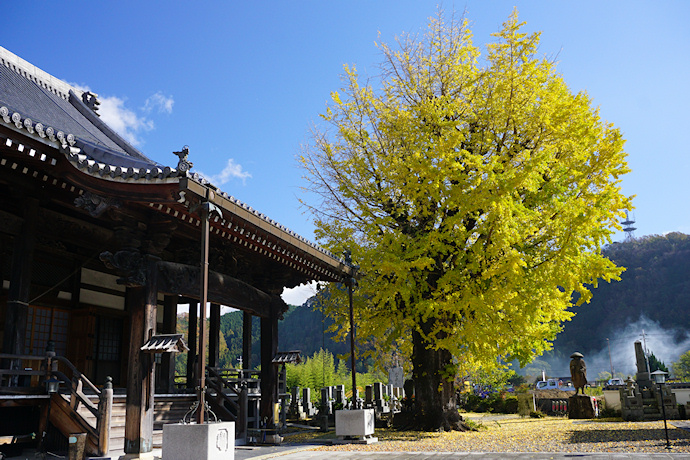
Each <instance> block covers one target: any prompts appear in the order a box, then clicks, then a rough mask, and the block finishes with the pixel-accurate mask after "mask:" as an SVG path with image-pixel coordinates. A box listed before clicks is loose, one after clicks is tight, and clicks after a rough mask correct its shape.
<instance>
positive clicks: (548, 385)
mask: <svg viewBox="0 0 690 460" xmlns="http://www.w3.org/2000/svg"><path fill="white" fill-rule="evenodd" d="M536 389H537V390H562V391H575V387H573V386H572V385H568V384H565V383H563V382H562V381H560V380H558V379H546V380H542V381H540V382H537V385H536Z"/></svg>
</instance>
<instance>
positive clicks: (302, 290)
mask: <svg viewBox="0 0 690 460" xmlns="http://www.w3.org/2000/svg"><path fill="white" fill-rule="evenodd" d="M317 284H318V282H316V281H312V282H311V283H307V284H300V285H299V286H297V287H294V288H289V289H288V288H285V289H283V293H282V294H281V297H282V298H283V301H285V303H286V304H288V305H303V304H304V302H306V301H307V299H309V298H310V297H313V296H315V295H316V286H317Z"/></svg>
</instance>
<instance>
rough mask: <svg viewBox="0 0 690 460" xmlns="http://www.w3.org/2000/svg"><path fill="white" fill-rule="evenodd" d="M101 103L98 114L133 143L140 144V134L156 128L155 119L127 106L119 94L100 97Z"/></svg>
mask: <svg viewBox="0 0 690 460" xmlns="http://www.w3.org/2000/svg"><path fill="white" fill-rule="evenodd" d="M98 100H99V101H100V103H101V105H100V107H99V108H98V114H99V115H100V116H101V120H103V121H104V122H105V123H106V124H107V125H108V126H110V127H111V128H113V129H114V130H115V131H116V132H117V133H118V134H119V135H120V136H122V137H124V138H125V139H127V140H128V141H129V142H130V143H131V144H132V145H135V146H137V145H140V144H141V140H140V139H139V137H138V136H139V134H140V133H144V132H147V131H151V130H152V129H153V128H154V124H153V120H149V119H147V118H146V117H140V116H139V115H137V114H136V113H135V112H134V111H132V110H130V109H128V108H127V107H125V101H124V99H120V98H119V97H117V96H110V97H99V98H98Z"/></svg>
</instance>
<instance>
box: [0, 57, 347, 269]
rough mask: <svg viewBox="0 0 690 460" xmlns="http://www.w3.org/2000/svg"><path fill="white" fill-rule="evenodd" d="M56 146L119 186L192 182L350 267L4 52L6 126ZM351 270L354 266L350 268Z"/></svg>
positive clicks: (0, 114) (1, 111)
mask: <svg viewBox="0 0 690 460" xmlns="http://www.w3.org/2000/svg"><path fill="white" fill-rule="evenodd" d="M3 122H4V123H5V124H7V125H8V126H10V127H12V128H13V129H15V130H21V131H22V132H24V133H27V134H28V135H30V136H31V137H33V138H38V139H40V140H42V141H43V142H44V143H48V144H51V145H52V146H53V147H58V148H60V147H61V151H62V153H63V154H64V155H65V157H66V158H67V159H68V160H69V161H70V162H71V163H72V164H73V165H74V167H76V168H77V169H79V170H81V171H82V172H84V173H86V174H90V175H92V176H97V177H100V178H102V179H105V180H111V181H118V182H151V183H160V182H168V181H175V180H179V179H178V178H180V177H186V178H189V179H191V180H192V181H194V182H196V183H198V184H201V185H202V186H205V187H211V188H213V189H214V190H216V193H218V194H219V195H221V196H222V197H224V198H225V199H227V200H229V201H230V202H231V203H233V204H234V205H236V206H238V207H240V208H242V209H244V210H245V211H247V212H249V213H251V214H253V215H254V216H256V217H258V218H259V219H261V220H262V221H264V222H265V223H267V224H268V225H269V226H271V227H275V228H276V229H278V230H280V231H282V232H285V233H287V234H288V235H290V236H291V237H293V238H295V239H297V240H298V241H299V242H300V243H303V244H305V245H307V246H310V247H312V248H314V249H316V250H317V251H319V252H321V253H323V254H325V255H327V256H328V257H330V258H332V259H335V260H337V261H338V262H340V263H345V262H344V261H343V260H342V258H340V257H338V256H335V255H334V254H332V253H330V252H329V251H326V250H324V249H323V248H321V247H319V246H318V245H316V244H314V243H312V242H310V241H309V240H307V239H306V238H304V237H302V236H300V235H298V234H297V233H295V232H293V231H292V230H290V229H288V228H287V227H285V226H283V225H281V224H279V223H278V222H276V221H274V220H273V219H270V218H269V217H268V216H266V215H265V214H263V213H260V212H258V211H256V210H255V209H253V208H252V207H251V206H249V205H247V204H245V203H243V202H241V201H240V200H238V199H236V198H234V197H232V196H230V195H228V194H227V193H225V192H223V191H221V190H217V189H216V187H214V186H213V185H212V184H211V183H210V182H209V181H208V180H207V179H206V178H204V177H203V176H201V175H200V174H198V173H195V172H190V171H182V170H178V169H177V168H173V167H169V166H163V165H160V164H158V163H156V162H155V161H153V160H151V159H149V158H147V157H146V156H145V155H144V154H143V153H141V152H139V151H138V150H136V149H135V148H134V147H132V146H131V145H129V144H128V143H127V142H126V141H125V140H124V139H122V138H121V137H120V136H119V135H118V134H117V133H115V132H114V131H113V130H112V129H111V128H110V127H109V126H107V125H106V124H105V123H103V121H101V120H100V118H98V116H97V115H96V114H95V113H94V112H93V111H92V110H91V109H90V108H89V107H87V106H86V104H85V103H84V102H82V100H81V91H79V90H78V89H77V88H74V87H72V86H71V85H69V84H68V83H65V82H64V81H61V80H59V79H57V78H55V77H52V76H51V75H49V74H48V73H46V72H44V71H42V70H40V69H38V68H37V67H35V66H33V65H31V64H30V63H28V62H27V61H25V60H23V59H21V58H20V57H18V56H16V55H14V54H12V53H11V52H9V51H7V50H6V49H4V48H2V47H0V123H3ZM345 265H348V266H349V264H347V263H345Z"/></svg>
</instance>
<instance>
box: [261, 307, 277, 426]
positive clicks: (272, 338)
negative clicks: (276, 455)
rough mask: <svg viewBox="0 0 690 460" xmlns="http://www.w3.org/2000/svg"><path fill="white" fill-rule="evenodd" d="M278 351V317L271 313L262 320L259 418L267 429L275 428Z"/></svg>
mask: <svg viewBox="0 0 690 460" xmlns="http://www.w3.org/2000/svg"><path fill="white" fill-rule="evenodd" d="M277 351H278V315H277V314H275V313H274V312H271V315H270V316H269V317H268V318H261V405H260V407H259V416H260V418H261V420H266V428H269V429H271V428H275V426H276V420H275V405H276V403H277V402H278V372H277V370H278V369H277V366H276V365H274V364H273V358H274V357H275V355H276V352H277Z"/></svg>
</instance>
